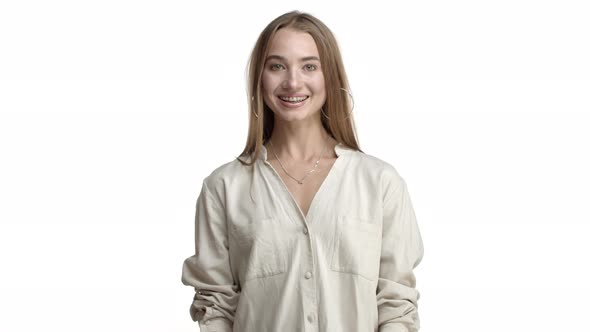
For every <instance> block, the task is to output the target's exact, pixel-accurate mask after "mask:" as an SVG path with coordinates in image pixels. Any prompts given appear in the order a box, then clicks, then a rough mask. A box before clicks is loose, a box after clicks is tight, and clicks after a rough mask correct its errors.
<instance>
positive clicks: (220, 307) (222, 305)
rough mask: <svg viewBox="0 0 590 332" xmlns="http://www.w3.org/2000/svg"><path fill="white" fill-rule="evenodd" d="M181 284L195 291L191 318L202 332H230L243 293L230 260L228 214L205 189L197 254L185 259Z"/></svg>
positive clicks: (197, 229) (199, 202)
mask: <svg viewBox="0 0 590 332" xmlns="http://www.w3.org/2000/svg"><path fill="white" fill-rule="evenodd" d="M181 279H182V283H183V284H185V285H187V286H192V287H194V289H195V295H194V298H193V302H192V304H191V306H190V316H191V318H192V320H193V321H198V322H199V327H200V329H201V331H203V332H231V331H232V325H233V321H234V316H235V310H236V308H237V303H238V300H239V295H240V293H239V292H238V286H237V285H236V283H235V282H234V278H233V275H232V272H231V266H230V261H229V250H228V241H227V226H226V221H225V211H224V210H223V209H222V204H221V203H220V201H219V200H218V199H217V198H216V197H215V196H214V195H213V194H212V193H211V192H210V190H209V188H208V187H207V184H206V179H205V180H204V181H203V186H202V189H201V192H200V194H199V197H198V199H197V204H196V213H195V254H194V255H192V256H191V257H189V258H187V259H185V261H184V263H183V267H182V278H181Z"/></svg>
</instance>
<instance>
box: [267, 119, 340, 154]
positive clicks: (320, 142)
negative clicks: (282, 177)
mask: <svg viewBox="0 0 590 332" xmlns="http://www.w3.org/2000/svg"><path fill="white" fill-rule="evenodd" d="M270 141H271V142H272V146H271V145H270V143H268V144H266V145H267V148H268V147H270V148H271V149H273V148H274V153H276V154H277V156H278V157H279V159H281V160H294V161H301V162H311V161H316V160H317V159H318V158H319V156H320V154H321V153H322V151H323V150H324V148H325V151H324V157H327V158H330V157H335V155H334V151H333V148H332V147H333V145H334V142H335V141H334V139H333V138H332V137H330V135H329V134H328V132H327V131H326V130H325V129H324V127H323V126H322V125H321V123H319V122H317V125H310V124H309V123H308V124H305V125H297V124H291V125H288V126H286V125H282V126H281V125H280V124H279V125H278V126H277V123H275V127H274V129H273V133H272V135H271V137H270ZM270 156H273V157H274V154H272V153H271V154H269V157H270ZM269 159H270V158H269Z"/></svg>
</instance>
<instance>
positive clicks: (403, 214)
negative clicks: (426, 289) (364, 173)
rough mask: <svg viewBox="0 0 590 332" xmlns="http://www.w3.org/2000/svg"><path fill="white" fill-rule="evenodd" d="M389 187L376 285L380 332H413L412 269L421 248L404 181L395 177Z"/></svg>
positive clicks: (416, 325)
mask: <svg viewBox="0 0 590 332" xmlns="http://www.w3.org/2000/svg"><path fill="white" fill-rule="evenodd" d="M388 184H389V185H388V186H387V187H386V189H385V194H384V203H383V240H382V247H381V261H380V269H379V280H378V284H377V306H378V314H379V320H378V323H379V332H414V331H418V330H419V329H420V318H419V315H418V299H419V297H420V293H419V292H418V290H417V289H416V278H415V275H414V268H415V267H416V266H417V265H418V264H419V263H420V261H421V260H422V257H423V255H424V247H423V243H422V238H421V235H420V231H419V229H418V224H417V221H416V216H415V213H414V209H413V207H412V202H411V200H410V196H409V193H408V189H407V186H406V182H405V180H404V179H403V178H401V177H399V176H396V177H395V178H394V181H391V182H389V183H388Z"/></svg>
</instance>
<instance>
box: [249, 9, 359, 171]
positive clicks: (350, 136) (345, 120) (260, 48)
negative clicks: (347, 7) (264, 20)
mask: <svg viewBox="0 0 590 332" xmlns="http://www.w3.org/2000/svg"><path fill="white" fill-rule="evenodd" d="M282 28H291V29H295V30H298V31H302V32H307V33H309V34H310V35H311V36H312V37H313V39H314V41H315V43H316V46H317V48H318V52H319V55H320V63H321V66H322V72H323V74H324V80H325V82H324V84H325V87H326V102H325V104H324V106H323V110H324V113H326V115H327V116H328V117H329V120H328V118H326V117H325V116H324V115H323V114H322V116H321V119H322V120H321V121H322V126H323V127H324V128H325V129H326V131H327V132H328V134H329V135H330V136H332V137H333V138H334V139H335V140H336V141H338V142H340V143H342V144H344V145H346V146H348V147H350V148H352V149H354V150H358V151H361V152H362V150H361V149H360V148H359V145H358V142H357V139H356V135H355V126H354V120H353V118H352V114H350V116H349V115H348V114H349V112H350V111H351V107H352V106H351V103H350V99H349V96H348V93H347V92H346V91H344V90H342V89H341V88H343V89H346V90H348V91H350V87H349V85H348V79H347V76H346V72H345V70H344V65H343V63H342V57H341V55H340V50H339V48H338V43H337V42H336V38H335V37H334V35H333V34H332V31H330V29H329V28H328V27H327V26H326V25H325V24H324V23H323V22H322V21H320V20H319V19H317V18H316V17H314V16H312V15H311V14H308V13H302V12H300V11H297V10H294V11H291V12H288V13H285V14H283V15H281V16H279V17H277V18H275V19H274V20H273V21H272V22H270V23H269V24H268V25H267V26H266V28H264V30H263V31H262V33H261V34H260V36H259V37H258V40H257V41H256V44H255V45H254V49H253V50H252V53H251V55H250V59H249V61H248V68H247V69H248V101H249V104H250V105H249V111H250V115H249V119H250V122H249V128H248V139H247V141H246V147H245V148H244V151H242V153H241V154H240V155H239V156H238V157H237V158H238V160H239V161H240V162H241V163H242V164H244V165H252V163H254V161H255V160H256V159H258V157H259V155H260V152H261V149H262V148H261V145H263V144H264V143H266V141H267V140H268V139H269V138H270V136H271V134H272V130H273V127H274V113H273V112H272V110H271V109H270V108H269V107H268V106H267V105H266V104H265V103H264V101H263V99H262V89H261V86H262V85H261V81H262V72H263V70H264V65H265V59H266V56H267V55H268V47H269V44H270V41H271V40H272V38H273V37H274V35H275V33H276V32H277V30H279V29H282ZM254 112H256V114H258V117H256V115H255V114H254ZM248 156H250V157H252V158H250V161H249V162H247V161H244V160H241V159H240V157H248Z"/></svg>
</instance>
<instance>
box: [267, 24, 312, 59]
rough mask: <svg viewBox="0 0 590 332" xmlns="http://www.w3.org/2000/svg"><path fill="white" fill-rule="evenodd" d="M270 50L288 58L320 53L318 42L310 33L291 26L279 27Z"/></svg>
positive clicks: (271, 52)
mask: <svg viewBox="0 0 590 332" xmlns="http://www.w3.org/2000/svg"><path fill="white" fill-rule="evenodd" d="M268 51H269V54H276V55H281V56H284V57H287V58H290V57H296V58H299V57H305V56H313V55H315V56H318V55H319V53H318V48H317V46H316V43H315V41H314V40H313V37H312V36H311V35H310V34H309V33H307V32H303V31H298V30H294V29H290V28H283V29H279V30H278V31H277V32H276V33H275V35H274V36H273V38H272V40H271V42H270V44H269V48H268Z"/></svg>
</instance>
